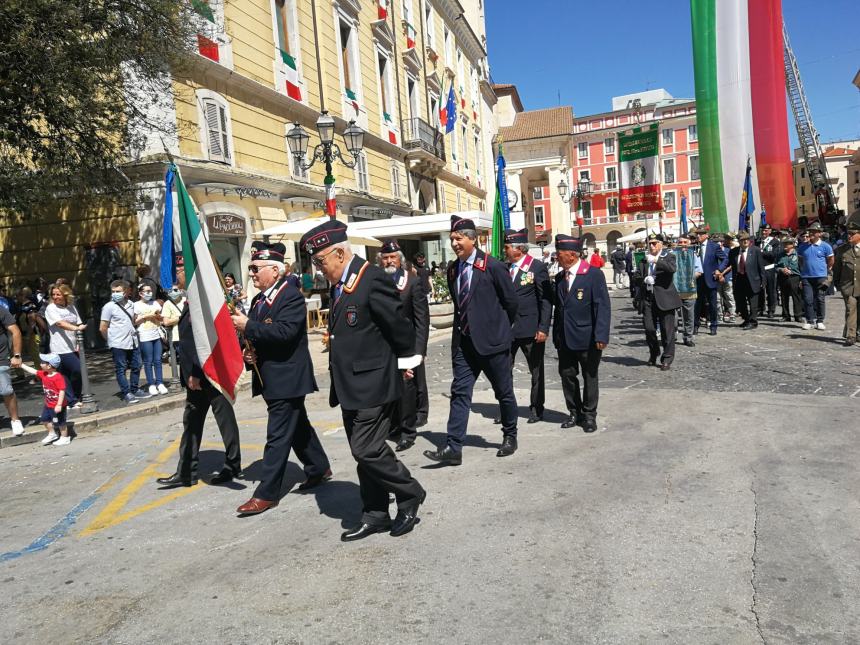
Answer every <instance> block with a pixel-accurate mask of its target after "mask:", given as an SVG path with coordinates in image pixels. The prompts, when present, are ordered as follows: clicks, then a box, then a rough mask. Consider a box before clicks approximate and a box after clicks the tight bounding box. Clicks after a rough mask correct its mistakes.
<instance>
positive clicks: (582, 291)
mask: <svg viewBox="0 0 860 645" xmlns="http://www.w3.org/2000/svg"><path fill="white" fill-rule="evenodd" d="M584 297H585V289H577V290H576V299H577V300H582V299H583V298H584Z"/></svg>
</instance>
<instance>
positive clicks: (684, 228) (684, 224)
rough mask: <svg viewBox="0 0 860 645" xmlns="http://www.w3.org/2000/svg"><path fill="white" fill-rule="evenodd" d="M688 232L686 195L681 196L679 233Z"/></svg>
mask: <svg viewBox="0 0 860 645" xmlns="http://www.w3.org/2000/svg"><path fill="white" fill-rule="evenodd" d="M688 232H689V225H688V224H687V197H686V195H685V196H684V197H682V198H681V235H686V234H687V233H688Z"/></svg>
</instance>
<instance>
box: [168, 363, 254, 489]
mask: <svg viewBox="0 0 860 645" xmlns="http://www.w3.org/2000/svg"><path fill="white" fill-rule="evenodd" d="M200 387H201V389H199V390H192V389H191V388H186V390H185V412H184V413H183V415H182V425H183V426H184V429H183V431H182V439H181V440H180V442H179V464H178V465H177V466H176V472H177V473H179V475H180V476H181V477H182V478H183V479H197V468H198V463H199V459H198V453H199V452H200V441H201V440H202V437H203V424H204V423H205V421H206V414H207V413H208V412H209V408H210V407H211V408H212V412H213V413H214V415H215V422H216V423H217V424H218V430H219V431H220V432H221V439H222V440H223V441H224V452H225V455H224V467H225V468H229V469H230V470H232V471H233V473H234V474H236V473H239V472H241V470H242V455H241V453H240V450H239V426H238V424H237V423H236V414H235V412H233V406H232V405H230V402H229V401H228V400H227V399H226V398H225V397H224V395H223V394H221V392H219V391H218V390H216V389H215V388H214V387H213V386H212V385H211V384H210V383H209V381H207V380H206V379H205V378H201V379H200Z"/></svg>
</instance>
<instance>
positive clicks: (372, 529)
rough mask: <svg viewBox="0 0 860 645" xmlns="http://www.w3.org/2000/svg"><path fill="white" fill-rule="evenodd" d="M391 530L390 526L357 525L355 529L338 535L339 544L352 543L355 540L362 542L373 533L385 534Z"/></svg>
mask: <svg viewBox="0 0 860 645" xmlns="http://www.w3.org/2000/svg"><path fill="white" fill-rule="evenodd" d="M390 529H391V524H359V525H358V526H356V527H355V528H352V529H349V530H348V531H345V532H344V533H341V535H340V541H341V542H354V541H355V540H363V539H364V538H366V537H369V536H371V535H373V534H374V533H385V532H386V531H388V530H390Z"/></svg>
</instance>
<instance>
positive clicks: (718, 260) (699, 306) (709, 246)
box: [693, 227, 729, 336]
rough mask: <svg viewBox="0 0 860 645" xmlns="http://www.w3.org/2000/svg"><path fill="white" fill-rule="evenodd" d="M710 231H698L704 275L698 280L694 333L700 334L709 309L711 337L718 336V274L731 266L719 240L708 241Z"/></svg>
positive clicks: (699, 250)
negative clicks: (706, 310)
mask: <svg viewBox="0 0 860 645" xmlns="http://www.w3.org/2000/svg"><path fill="white" fill-rule="evenodd" d="M709 232H710V231H709V230H708V229H707V228H706V227H701V228H699V229H697V230H696V237H697V238H698V240H699V248H698V254H699V259H700V260H701V261H702V275H700V276H699V277H698V278H697V279H696V286H697V287H698V292H699V295H698V296H697V297H696V323H695V325H694V326H693V333H694V334H698V333H699V324H700V323H701V318H702V313H703V311H704V308H705V307H707V308H708V321H709V326H710V333H711V336H716V335H717V325H718V324H719V322H718V320H717V297H718V293H717V292H718V291H719V288H720V283H719V278H718V277H717V276H716V274H717V273H718V272H719V273H722V272H723V271H725V270H726V267H728V266H729V256H728V253H726V250H725V249H724V248H723V247H722V245H721V244H720V243H719V242H718V241H717V240H710V239H708V234H709Z"/></svg>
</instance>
